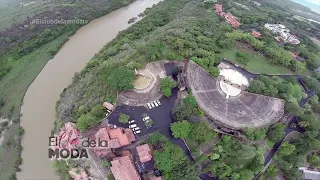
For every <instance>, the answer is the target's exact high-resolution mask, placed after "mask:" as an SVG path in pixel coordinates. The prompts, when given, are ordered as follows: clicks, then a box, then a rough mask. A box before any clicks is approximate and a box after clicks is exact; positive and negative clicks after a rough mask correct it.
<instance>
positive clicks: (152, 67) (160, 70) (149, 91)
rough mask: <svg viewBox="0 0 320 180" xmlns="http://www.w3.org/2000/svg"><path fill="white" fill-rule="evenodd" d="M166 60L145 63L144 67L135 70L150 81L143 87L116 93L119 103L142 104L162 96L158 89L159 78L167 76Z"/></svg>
mask: <svg viewBox="0 0 320 180" xmlns="http://www.w3.org/2000/svg"><path fill="white" fill-rule="evenodd" d="M166 62H167V61H165V60H162V61H157V62H151V63H149V64H147V66H146V67H145V68H144V69H141V70H136V74H137V75H140V76H145V77H147V78H150V79H151V80H150V83H149V85H148V86H146V87H145V88H143V89H133V90H128V91H122V92H120V93H119V94H118V101H119V102H120V103H123V104H126V105H130V106H143V105H145V104H146V103H148V102H150V101H155V100H158V99H160V98H161V97H162V93H161V91H160V78H164V77H166V76H167V74H166V70H165V67H164V64H165V63H166Z"/></svg>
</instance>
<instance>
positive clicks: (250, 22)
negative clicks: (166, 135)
mask: <svg viewBox="0 0 320 180" xmlns="http://www.w3.org/2000/svg"><path fill="white" fill-rule="evenodd" d="M219 2H221V3H223V4H224V5H225V6H229V7H226V9H228V10H230V11H232V13H234V12H235V13H238V14H239V16H240V19H241V21H242V23H244V25H243V26H244V29H242V30H234V29H233V28H232V27H231V26H230V25H228V24H226V23H225V22H224V21H222V20H221V19H220V17H218V16H217V15H216V14H215V13H214V12H213V10H212V2H208V3H202V2H200V1H196V0H166V1H163V2H160V3H159V4H158V5H156V6H155V7H153V8H151V9H147V10H146V12H145V13H146V17H145V18H144V19H143V20H141V21H139V22H138V23H136V24H135V25H133V26H132V27H130V28H128V29H127V30H125V31H122V32H121V33H120V34H119V35H118V37H117V38H116V39H114V40H113V41H111V42H110V43H108V44H107V45H106V46H105V47H104V48H103V49H102V50H101V51H100V53H99V54H97V55H96V56H95V57H94V58H93V59H91V60H90V62H89V63H88V64H87V66H86V67H85V69H84V70H82V71H81V72H80V73H78V74H76V75H75V76H74V79H73V83H72V84H71V85H70V86H69V87H68V88H67V89H65V91H64V92H63V93H62V94H61V99H60V100H59V102H58V103H57V107H56V108H57V115H58V116H57V117H58V119H57V123H56V124H57V127H59V126H58V125H61V124H62V123H63V122H67V121H73V122H79V121H80V122H81V126H83V127H88V126H90V125H92V124H91V122H88V123H87V124H83V123H86V119H85V118H86V117H90V116H88V114H89V115H90V114H92V109H93V108H94V107H95V106H97V105H99V104H101V103H102V102H104V101H109V102H112V103H115V102H116V97H117V91H119V90H122V89H129V88H132V87H130V85H128V82H130V81H131V78H132V77H131V76H129V78H128V79H125V80H123V81H118V82H116V84H114V83H115V81H114V80H113V81H110V77H117V71H115V69H118V68H121V70H122V71H123V72H126V73H128V74H132V72H133V70H134V69H139V68H143V67H144V66H145V65H146V64H147V63H149V62H152V61H157V60H161V59H168V60H182V59H192V60H194V61H195V62H196V63H198V64H199V65H200V66H202V67H203V68H204V69H206V70H207V71H208V72H210V74H211V75H213V76H217V74H218V73H217V71H216V69H215V66H216V65H217V64H218V63H219V62H220V61H221V60H222V59H223V57H224V53H225V52H226V51H228V50H232V49H235V48H237V47H236V46H235V45H236V43H237V42H241V43H246V44H249V45H250V46H252V49H253V50H254V51H255V52H257V53H259V54H261V56H263V58H262V59H261V60H263V61H265V62H266V63H268V64H270V65H272V66H270V67H281V68H277V69H275V70H273V71H272V72H274V73H278V74H282V73H287V72H290V73H296V74H298V73H303V72H305V71H307V70H309V69H314V68H315V67H316V66H317V61H318V56H317V54H318V50H319V49H318V48H319V47H317V46H316V45H315V44H314V43H312V41H310V39H308V38H307V37H306V36H304V34H306V32H305V31H304V30H303V28H301V27H300V26H299V28H298V29H296V30H295V31H296V32H298V33H300V34H301V37H302V43H301V45H300V46H292V45H288V44H284V46H278V45H277V44H276V43H275V42H274V40H273V36H272V34H271V33H270V32H268V31H266V30H265V29H264V28H261V25H263V24H264V23H266V22H269V23H273V22H277V21H280V20H281V19H282V17H283V18H285V17H287V16H288V15H286V13H285V12H282V11H280V10H279V9H274V10H273V9H272V8H270V7H266V8H263V7H261V8H258V7H255V6H253V5H251V4H249V3H248V4H246V5H247V6H248V7H249V8H250V9H251V12H252V13H248V12H246V13H245V11H244V10H242V9H241V8H236V6H234V5H233V2H232V1H229V0H221V1H219ZM241 2H242V3H246V2H247V1H241ZM259 12H261V13H259ZM269 13H271V15H270V16H268V14H269ZM272 13H274V14H272ZM259 14H260V15H259ZM255 15H257V17H259V18H255ZM246 20H247V21H246ZM287 23H290V22H287ZM250 27H255V28H257V30H259V31H261V32H262V35H263V36H262V38H261V39H260V40H257V39H255V38H253V37H252V36H251V35H249V33H250V32H251V29H250V30H247V31H246V28H250ZM306 47H308V48H306ZM289 51H295V52H298V51H299V53H300V54H301V55H302V56H303V57H304V58H305V59H306V61H305V62H300V61H295V60H293V59H292V58H291V56H290V54H289ZM236 56H237V58H238V60H239V57H240V62H241V63H242V64H241V63H240V64H241V65H243V66H244V67H246V65H247V64H248V63H250V61H249V62H246V61H245V60H244V59H245V58H243V57H245V56H247V55H246V54H241V53H240V52H239V53H238V55H236ZM241 58H242V60H241ZM246 63H247V64H246ZM256 69H257V68H256ZM284 69H285V70H284ZM258 73H259V72H258ZM310 74H311V73H310ZM313 75H314V78H313V81H312V82H313V83H311V84H312V86H315V87H320V86H318V85H319V82H318V80H320V78H319V76H317V74H316V73H313ZM316 78H318V79H316ZM291 80H292V78H291V79H288V80H280V79H278V78H266V77H264V76H260V77H259V79H258V80H256V81H255V84H256V85H257V86H251V91H252V92H256V93H263V94H266V95H269V96H275V97H281V98H284V99H286V100H287V101H288V102H289V103H291V104H289V105H290V106H289V108H288V107H287V109H288V110H289V109H290V112H295V111H294V110H295V109H298V112H299V113H298V114H297V115H298V116H299V118H300V119H301V121H305V123H306V124H307V123H309V125H308V126H306V127H308V128H310V129H312V126H311V125H315V124H317V123H316V121H314V118H313V116H312V115H313V114H312V112H309V111H307V110H305V109H300V107H299V106H298V104H297V102H298V101H299V100H301V99H303V98H304V96H305V95H304V94H303V93H302V89H301V88H300V87H299V86H298V85H297V84H296V82H295V80H293V81H294V82H290V81H291ZM259 85H262V86H264V87H265V88H262V87H260V86H259ZM315 89H316V88H315ZM318 90H319V88H318ZM166 91H168V90H166ZM319 92H320V91H317V93H319ZM169 94H170V93H168V95H169ZM191 99H192V98H191ZM192 102H193V101H192ZM314 106H316V105H314ZM310 111H312V110H310ZM177 112H178V113H177ZM175 113H176V114H175V115H176V118H177V119H178V118H179V119H180V120H181V121H184V120H187V121H188V120H190V117H191V116H193V115H196V116H201V115H202V114H203V112H201V110H199V109H198V108H197V106H196V103H195V106H188V105H184V106H182V107H180V108H178V109H176V112H175ZM308 115H310V116H311V117H312V119H311V120H307V119H308V118H309V116H308ZM88 119H91V117H90V118H88ZM301 121H300V122H301ZM177 126H178V128H177V127H175V128H173V129H181V128H186V129H189V128H190V127H191V126H193V127H198V126H197V124H191V125H186V126H185V125H184V123H183V124H182V125H181V127H180V125H179V124H178V125H177ZM208 128H209V126H208V125H205V124H204V125H199V128H197V129H200V130H202V129H205V130H208ZM266 129H267V128H265V129H263V131H261V133H259V132H258V131H259V129H255V130H247V132H246V133H247V134H250V135H252V136H253V137H252V138H250V137H249V138H250V139H252V140H263V139H264V138H265V137H266V133H267V130H266ZM279 129H280V128H279ZM280 130H283V129H280ZM175 131H178V130H175ZM193 131H194V130H193ZM193 131H191V132H190V131H189V132H190V133H191V134H192V133H193ZM203 132H207V131H203ZM308 132H312V133H315V134H313V135H314V136H312V135H311V134H308V133H307V134H305V136H304V137H303V138H301V140H302V139H303V140H305V144H307V145H308V146H309V148H308V150H312V149H314V148H317V147H318V142H319V141H317V140H316V138H318V137H319V134H318V133H316V132H318V130H314V129H312V130H310V131H308ZM279 134H280V135H281V132H279ZM175 136H177V137H186V136H187V135H186V134H182V133H181V132H179V131H178V132H176V134H175ZM203 136H204V137H207V136H206V135H203ZM255 136H256V137H255ZM214 137H215V134H214V136H211V137H210V138H211V139H212V138H214ZM274 139H277V138H274ZM301 140H300V141H299V142H297V143H296V146H297V148H296V150H292V149H293V148H292V147H291V146H290V145H287V144H285V145H284V146H285V147H283V148H281V149H283V150H281V151H282V152H281V159H280V160H279V159H278V160H279V164H280V166H281V170H282V171H283V172H284V173H285V175H286V176H288V177H290V178H296V177H297V173H296V172H298V170H297V168H296V169H294V170H288V169H286V166H284V165H285V164H286V163H288V164H289V165H293V166H294V167H297V166H298V165H300V164H301V162H299V163H297V162H293V158H290V159H289V157H288V159H287V156H288V154H290V153H292V152H293V153H294V155H297V154H298V155H299V157H301V158H305V155H304V154H303V155H302V154H301V151H300V150H301V149H302V147H303V146H300V145H301V144H302V142H301ZM190 141H195V143H196V144H197V145H202V144H203V143H209V141H210V139H209V140H208V139H207V138H206V139H205V141H204V142H201V143H200V142H198V141H199V139H192V138H190ZM312 143H313V144H312ZM162 145H163V146H162V147H159V149H160V150H163V152H162V153H159V154H157V157H156V163H157V164H158V165H159V166H160V167H161V168H162V170H163V172H165V176H166V177H168V178H170V176H174V177H176V174H175V173H174V169H175V168H174V167H179V166H180V165H182V164H184V162H180V163H179V162H172V159H167V161H165V160H164V157H168V155H167V154H171V153H172V151H173V150H172V149H175V148H174V147H172V146H171V145H170V144H169V143H165V142H163V144H162ZM298 146H299V147H298ZM288 147H289V148H291V149H290V150H291V152H287V151H286V148H288ZM230 149H232V150H234V151H231V150H230ZM195 151H196V152H192V153H193V155H195V157H197V158H199V159H200V160H199V159H198V160H197V162H198V163H199V164H201V165H203V163H204V162H205V164H207V166H202V167H203V169H202V171H203V172H206V173H209V174H213V175H218V176H220V177H221V178H222V179H227V178H229V177H231V178H232V179H248V180H249V179H250V180H251V179H253V177H254V175H255V174H257V173H258V172H260V171H261V170H262V169H263V163H264V159H263V155H264V152H265V150H264V149H263V147H260V146H259V145H251V144H247V143H244V142H242V141H239V140H236V139H233V138H230V137H229V136H224V137H223V138H222V140H221V142H219V143H218V144H217V146H215V147H213V151H212V154H210V156H209V155H208V156H201V155H200V153H199V146H197V150H195ZM178 155H179V157H180V156H181V152H180V150H179V152H178ZM243 155H245V156H243ZM291 157H292V156H291ZM208 158H209V159H208ZM209 160H210V161H211V162H213V163H208V161H209ZM167 162H168V166H171V164H173V166H172V167H173V168H169V167H168V166H166V163H167ZM175 163H179V164H175ZM288 167H290V166H288ZM188 168H190V169H192V170H191V171H190V172H192V176H191V175H190V177H194V169H193V168H192V167H188ZM179 177H184V178H186V179H187V177H188V173H187V172H183V174H179ZM180 179H183V178H180Z"/></svg>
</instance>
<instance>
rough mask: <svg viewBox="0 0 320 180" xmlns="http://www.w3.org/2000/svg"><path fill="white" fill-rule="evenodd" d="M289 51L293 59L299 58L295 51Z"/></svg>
mask: <svg viewBox="0 0 320 180" xmlns="http://www.w3.org/2000/svg"><path fill="white" fill-rule="evenodd" d="M289 53H290V55H291V57H292V59H297V57H298V56H297V55H296V54H295V53H293V52H291V51H289Z"/></svg>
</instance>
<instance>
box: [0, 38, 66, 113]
mask: <svg viewBox="0 0 320 180" xmlns="http://www.w3.org/2000/svg"><path fill="white" fill-rule="evenodd" d="M69 36H70V33H65V34H64V35H62V36H60V37H59V38H57V39H55V40H53V41H51V42H50V43H48V44H45V45H44V46H42V47H40V48H39V49H37V50H36V51H34V52H32V53H30V54H28V55H27V56H23V57H22V58H21V59H19V60H17V62H19V64H17V65H16V66H15V68H14V69H13V70H12V71H11V72H10V73H9V74H8V75H7V76H6V77H5V78H4V79H3V80H1V81H0V94H1V96H2V97H3V99H4V102H5V106H4V107H3V108H1V111H0V113H4V112H8V111H10V110H11V111H12V109H13V108H14V112H13V114H17V113H18V112H20V108H19V106H20V104H21V101H22V99H23V96H24V93H25V92H26V90H27V88H28V86H29V85H30V84H31V82H32V81H33V80H34V79H35V78H36V77H37V75H38V73H39V72H40V71H41V69H42V68H43V67H44V66H45V65H46V63H47V62H48V61H49V60H50V59H51V58H52V56H51V54H50V51H51V50H52V49H55V48H56V47H59V46H61V44H63V43H64V42H65V41H66V40H67V39H68V37H69Z"/></svg>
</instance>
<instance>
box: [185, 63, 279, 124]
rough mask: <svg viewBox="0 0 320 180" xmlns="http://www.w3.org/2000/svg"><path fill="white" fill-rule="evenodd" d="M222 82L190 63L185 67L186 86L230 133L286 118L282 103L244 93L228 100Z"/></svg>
mask: <svg viewBox="0 0 320 180" xmlns="http://www.w3.org/2000/svg"><path fill="white" fill-rule="evenodd" d="M221 80H222V79H221V77H220V78H216V79H215V78H213V77H212V76H211V75H210V74H208V73H207V72H206V71H205V70H204V69H203V68H202V67H200V66H199V65H198V64H196V63H194V62H193V61H189V62H188V64H187V67H186V81H187V86H188V88H189V89H191V91H192V94H193V95H194V96H195V98H196V100H197V102H198V104H199V107H200V108H202V109H203V110H204V111H205V112H206V114H207V115H208V116H209V117H210V118H211V119H213V120H215V122H217V123H218V124H220V125H223V126H225V127H228V128H231V129H242V128H245V127H261V126H265V125H269V124H271V123H274V122H276V121H278V120H279V119H280V118H281V117H282V116H283V114H284V104H285V101H284V100H282V99H278V98H274V97H268V96H263V95H259V94H253V93H249V92H246V91H241V93H240V94H238V95H237V96H230V97H226V94H225V93H224V92H223V91H222V90H221V88H220V81H221Z"/></svg>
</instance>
